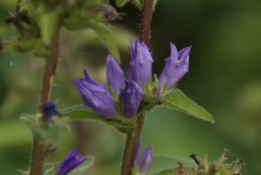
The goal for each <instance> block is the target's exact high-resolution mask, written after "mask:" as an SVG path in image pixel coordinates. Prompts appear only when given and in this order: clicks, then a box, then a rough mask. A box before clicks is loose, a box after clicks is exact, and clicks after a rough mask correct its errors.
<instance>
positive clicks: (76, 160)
mask: <svg viewBox="0 0 261 175" xmlns="http://www.w3.org/2000/svg"><path fill="white" fill-rule="evenodd" d="M85 160H86V158H84V157H82V155H81V154H79V151H78V150H77V149H76V148H75V147H74V148H73V149H72V150H71V151H70V152H69V154H68V155H67V156H66V157H65V159H64V160H63V161H62V162H61V163H60V165H59V166H58V167H57V168H56V169H55V171H58V172H57V173H56V175H66V174H67V173H69V172H70V171H72V170H73V169H74V168H76V167H78V166H79V165H80V164H82V163H83V162H84V161H85Z"/></svg>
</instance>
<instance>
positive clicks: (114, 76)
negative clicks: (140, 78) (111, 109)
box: [106, 55, 125, 95]
mask: <svg viewBox="0 0 261 175" xmlns="http://www.w3.org/2000/svg"><path fill="white" fill-rule="evenodd" d="M106 64H107V79H108V85H109V86H110V87H112V88H113V90H114V92H115V93H116V94H117V95H119V94H120V90H121V88H122V86H123V85H124V81H125V79H124V73H123V71H122V70H121V68H120V66H119V65H118V63H116V61H115V60H114V58H113V56H111V55H108V56H107V58H106Z"/></svg>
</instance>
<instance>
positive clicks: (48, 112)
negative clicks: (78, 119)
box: [43, 102, 61, 124]
mask: <svg viewBox="0 0 261 175" xmlns="http://www.w3.org/2000/svg"><path fill="white" fill-rule="evenodd" d="M43 115H44V116H45V117H47V118H48V120H50V122H51V123H52V124H54V122H53V116H55V115H58V116H61V114H60V113H59V112H58V111H56V106H55V104H54V103H53V102H45V103H44V104H43Z"/></svg>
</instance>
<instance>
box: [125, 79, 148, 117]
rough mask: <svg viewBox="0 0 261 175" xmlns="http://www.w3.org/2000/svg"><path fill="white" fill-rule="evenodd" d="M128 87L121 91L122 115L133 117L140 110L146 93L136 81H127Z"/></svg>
mask: <svg viewBox="0 0 261 175" xmlns="http://www.w3.org/2000/svg"><path fill="white" fill-rule="evenodd" d="M125 84H126V87H125V88H124V89H123V90H122V91H121V93H120V96H121V103H122V115H123V116H124V117H125V118H131V117H133V116H134V115H135V114H136V113H137V111H138V108H139V105H140V103H141V100H142V97H143V95H144V92H143V91H142V89H141V88H140V87H139V86H138V84H137V83H136V82H135V81H132V80H126V81H125Z"/></svg>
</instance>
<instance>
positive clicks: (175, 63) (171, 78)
mask: <svg viewBox="0 0 261 175" xmlns="http://www.w3.org/2000/svg"><path fill="white" fill-rule="evenodd" d="M170 49H171V52H170V56H169V57H168V58H167V59H165V61H166V64H165V67H164V69H163V71H162V73H161V75H160V78H159V82H158V87H160V88H163V87H164V86H165V85H167V87H166V89H170V88H171V87H173V86H174V85H175V84H176V83H177V82H178V81H179V80H180V79H181V78H182V77H183V76H184V75H185V74H186V73H187V72H188V67H189V52H190V49H191V46H190V47H185V48H183V49H182V50H181V51H179V52H178V50H177V48H176V46H175V45H174V44H173V43H170Z"/></svg>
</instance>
